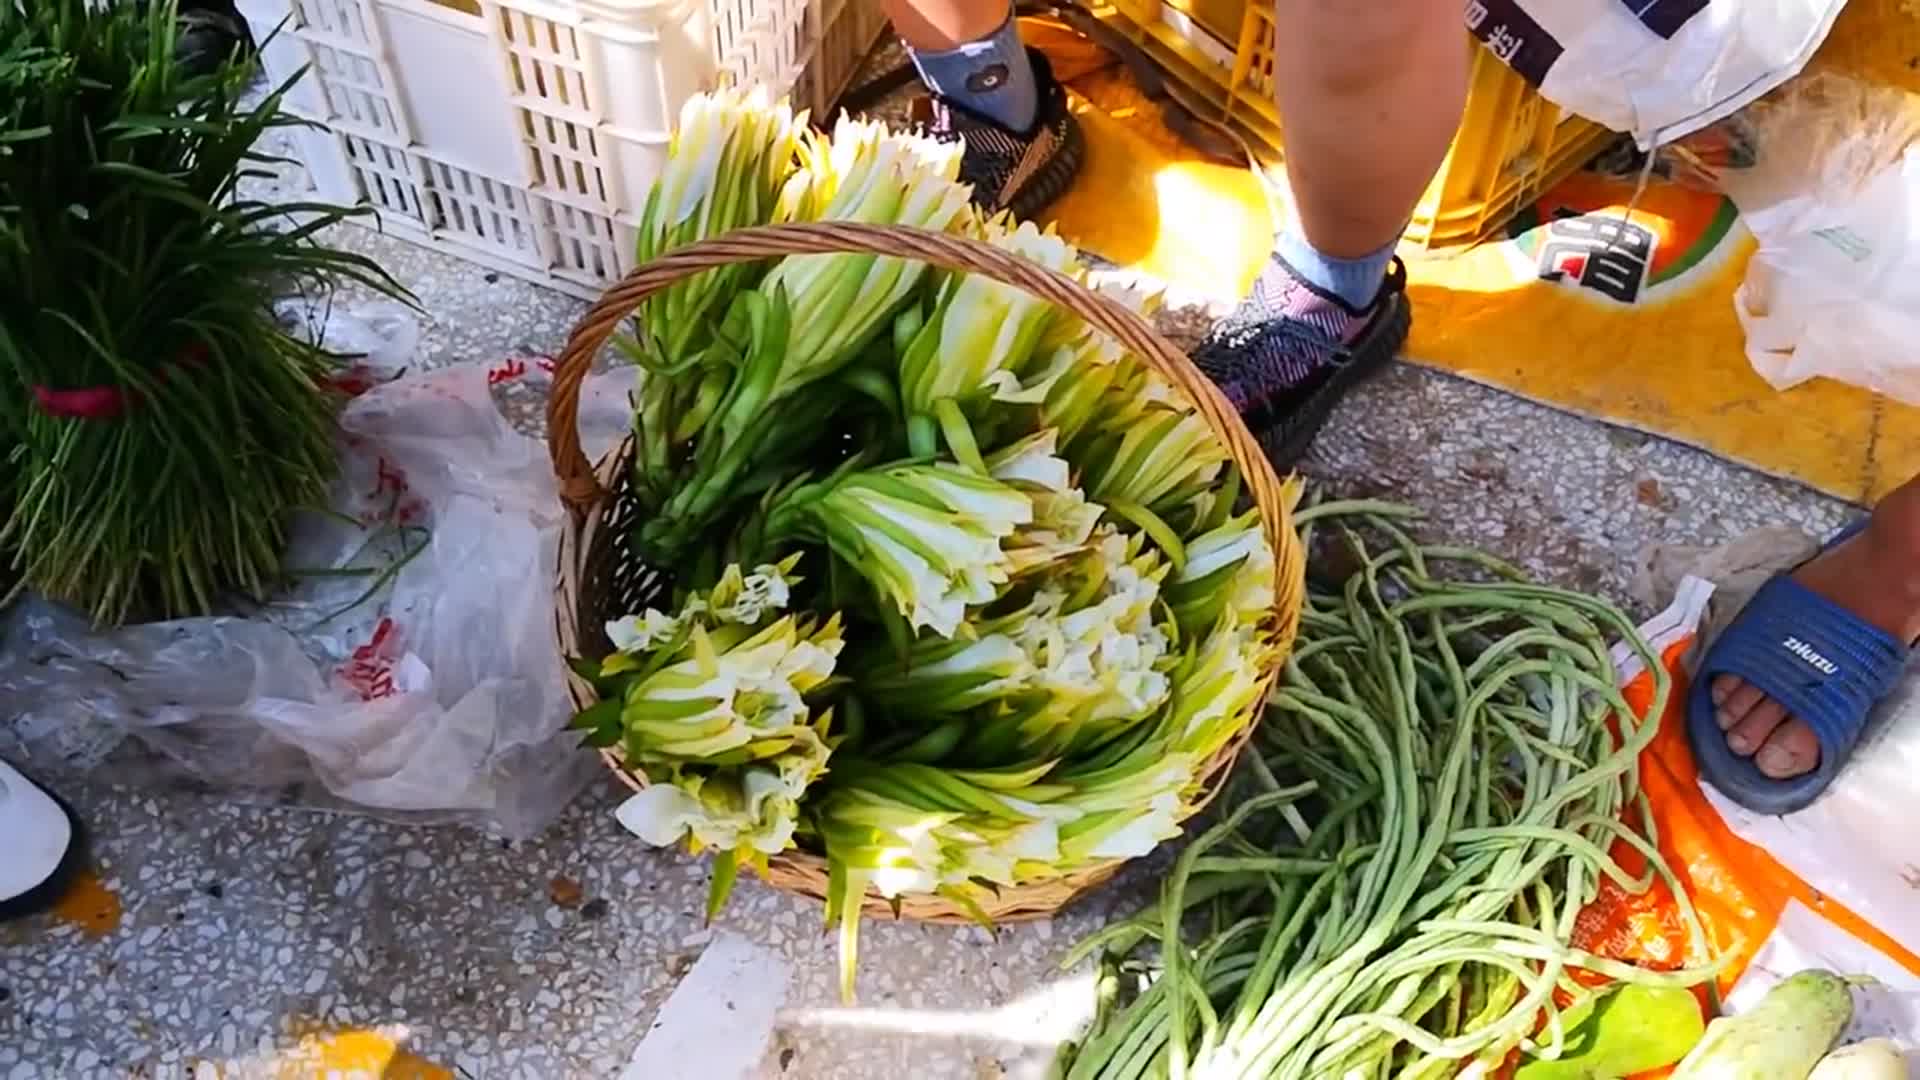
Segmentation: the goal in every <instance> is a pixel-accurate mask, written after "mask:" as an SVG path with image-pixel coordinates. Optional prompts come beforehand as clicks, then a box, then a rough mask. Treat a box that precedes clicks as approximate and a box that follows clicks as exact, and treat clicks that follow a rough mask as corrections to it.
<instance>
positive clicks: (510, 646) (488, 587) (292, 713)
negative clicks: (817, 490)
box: [0, 316, 632, 837]
mask: <svg viewBox="0 0 1920 1080" xmlns="http://www.w3.org/2000/svg"><path fill="white" fill-rule="evenodd" d="M340 318H341V317H340V316H335V317H334V318H333V319H332V320H330V321H329V323H328V326H327V340H328V341H329V342H330V343H332V344H337V345H340V346H342V348H343V351H354V352H360V351H363V349H364V351H365V352H366V353H367V355H368V364H367V365H365V366H364V367H363V368H362V369H360V372H359V373H360V374H366V373H367V372H373V373H375V374H378V373H383V372H389V371H392V370H396V369H398V368H399V367H400V366H402V365H403V364H404V363H405V362H406V360H407V359H409V358H410V354H411V350H412V343H411V339H410V337H411V331H409V330H408V329H407V326H410V321H409V322H407V323H390V324H388V325H386V326H384V327H383V326H379V325H376V324H373V323H370V322H368V321H367V320H358V322H357V324H356V325H351V326H338V325H336V323H337V322H338V321H339V320H340ZM355 335H362V337H363V340H362V342H361V345H360V346H347V345H346V342H347V341H349V340H350V339H352V338H353V337H354V336H355ZM365 335H372V338H371V340H367V339H365ZM381 342H385V343H387V344H388V345H391V346H392V348H386V349H383V348H379V347H375V348H365V346H367V345H369V344H372V345H374V346H379V345H380V343H381ZM401 352H405V353H406V354H408V355H407V356H400V355H398V354H399V353H401ZM631 378H632V377H631V374H630V373H615V374H609V375H604V376H598V377H596V378H595V379H594V380H592V381H591V382H590V383H589V386H588V395H589V397H591V398H593V399H595V400H601V399H605V400H611V401H615V402H617V401H618V400H619V399H620V398H621V397H622V396H623V393H624V389H625V388H626V387H627V386H630V385H631ZM488 382H489V379H488V372H487V371H486V369H485V368H483V367H481V366H479V365H474V364H463V365H459V366H455V367H451V368H444V369H440V370H436V371H430V372H426V373H422V374H416V375H409V376H406V377H403V378H400V379H398V380H395V381H391V382H386V383H383V384H380V385H377V386H375V387H374V388H372V389H370V390H368V391H367V392H365V393H364V394H362V395H360V396H359V397H357V398H356V399H354V400H353V401H352V402H351V403H350V404H349V405H348V406H347V407H346V409H345V410H344V411H343V413H342V415H341V419H340V427H341V434H340V460H341V472H340V476H339V479H338V481H337V483H336V485H335V491H334V496H333V499H332V506H331V511H332V513H330V514H318V513H315V514H310V515H306V516H305V517H304V518H303V519H302V520H301V521H299V522H298V523H297V524H296V526H295V529H294V536H293V540H292V542H291V544H290V548H289V555H288V560H287V561H288V566H289V568H290V569H293V570H295V571H299V572H302V573H301V576H299V577H298V578H297V580H298V581H299V584H298V585H296V586H295V587H294V588H292V589H291V591H289V592H288V593H287V594H286V595H284V596H281V597H278V598H276V600H275V602H274V603H272V604H271V605H269V606H268V607H267V608H265V609H263V610H260V611H257V612H249V613H247V614H248V617H245V618H242V617H221V618H200V619H183V620H178V621H174V622H167V623H151V624H146V625H137V626H131V627H126V628H123V629H120V630H115V631H110V632H95V631H93V630H91V629H90V628H89V627H88V625H87V624H86V622H85V621H84V620H83V619H81V618H80V617H78V616H76V615H74V614H72V613H71V612H66V611H63V610H60V609H57V608H55V607H53V606H51V605H48V604H46V603H45V602H44V601H37V600H31V601H28V602H25V603H22V604H19V605H17V606H16V607H15V609H14V610H12V611H11V612H8V613H7V615H6V618H5V620H4V622H3V623H0V718H4V719H0V736H4V735H5V734H6V733H7V732H8V731H9V730H10V732H11V735H12V740H11V743H12V747H11V748H12V749H13V750H14V751H15V752H25V753H26V754H28V755H29V756H30V757H33V758H36V759H40V760H42V761H45V762H47V763H50V764H66V765H74V766H80V767H88V766H91V765H93V764H96V763H98V762H100V761H102V760H104V759H105V758H106V756H107V755H108V754H109V753H112V752H114V751H116V750H117V749H122V748H121V747H120V745H119V744H120V743H121V741H122V739H123V738H124V737H125V736H127V735H132V736H134V737H135V738H136V739H137V740H138V743H139V744H140V746H142V747H144V748H145V749H146V750H148V751H152V752H154V753H157V754H158V755H159V756H160V758H161V760H162V761H163V762H165V763H170V764H171V766H174V767H177V768H180V769H184V771H185V772H186V773H188V774H189V775H191V776H192V777H194V778H196V779H197V780H199V781H201V782H204V783H208V784H211V785H214V786H217V787H220V788H223V789H230V790H239V791H252V792H257V793H263V794H266V795H269V796H271V797H273V798H275V799H276V800H278V801H283V802H289V801H290V802H298V803H308V804H319V805H327V806H347V807H352V808H357V809H363V810H369V811H373V812H376V813H381V814H384V815H388V816H401V817H405V818H408V819H414V820H419V819H425V820H459V821H468V822H473V823H477V824H482V825H485V826H488V827H490V828H493V829H496V830H498V831H500V832H502V833H504V834H506V835H509V836H513V837H525V836H528V835H531V834H532V833H534V832H536V831H538V830H539V829H540V828H541V827H543V826H544V825H545V824H547V823H548V822H549V821H551V820H552V818H553V817H554V816H555V815H557V814H558V813H559V811H560V809H561V808H562V807H563V806H564V805H565V804H566V803H567V801H568V800H570V799H571V798H572V797H573V796H574V795H575V794H577V793H578V792H579V791H580V789H581V788H582V787H583V786H584V785H585V784H586V783H587V782H588V780H589V779H590V778H592V777H593V776H595V775H596V773H597V763H596V760H595V758H594V757H593V755H592V754H590V753H587V752H583V751H582V750H580V749H579V739H578V736H577V735H576V734H574V733H571V732H569V731H567V730H566V728H565V725H566V722H567V719H568V717H569V716H570V714H571V707H570V704H569V701H568V698H567V695H566V684H565V672H564V668H563V666H562V662H561V658H560V656H559V652H558V648H557V645H556V642H555V637H554V629H553V575H554V565H555V553H556V548H557V545H558V542H559V530H560V525H561V522H562V514H563V513H564V511H563V510H562V508H561V506H560V503H559V500H558V497H557V494H556V491H555V486H554V480H553V475H552V470H551V467H550V466H549V463H548V459H547V453H546V448H545V447H544V446H543V445H542V444H541V443H539V442H538V441H536V440H534V439H531V438H528V437H527V436H525V435H522V434H520V433H518V432H516V431H515V430H514V429H513V428H512V426H511V425H510V424H509V423H508V422H507V420H506V418H505V417H504V416H502V415H501V414H500V411H499V409H498V408H497V407H496V406H495V404H494V400H493V397H492V395H491V393H490V392H489V388H488ZM621 412H622V410H620V409H616V408H611V407H602V408H600V409H599V410H598V413H597V414H598V415H601V416H603V417H605V418H608V419H609V421H610V422H613V423H618V422H620V421H619V420H618V419H615V418H617V417H619V416H620V415H621ZM626 415H630V413H629V414H626ZM603 426H604V425H603ZM583 434H584V435H585V436H586V437H587V438H588V439H589V440H591V441H593V442H598V443H601V444H604V443H605V442H606V441H607V440H608V439H609V438H610V437H611V435H610V433H609V432H605V431H593V430H590V431H587V432H584V433H583ZM315 571H320V572H315ZM6 742H8V740H6V739H4V738H0V743H6ZM126 756H128V754H127V751H126V750H122V753H121V755H120V757H121V758H124V757H126ZM123 764H124V762H122V761H121V760H120V759H119V758H116V769H115V776H116V778H124V777H126V776H127V775H128V772H127V770H126V769H125V768H122V767H121V766H122V765H123ZM169 771H171V770H169ZM136 772H137V769H136Z"/></svg>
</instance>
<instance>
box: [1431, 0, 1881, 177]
mask: <svg viewBox="0 0 1920 1080" xmlns="http://www.w3.org/2000/svg"><path fill="white" fill-rule="evenodd" d="M1844 2H1845V0H1468V3H1467V26H1468V29H1470V30H1472V31H1473V32H1474V34H1475V35H1476V36H1478V37H1479V38H1480V40H1481V41H1483V42H1485V43H1486V45H1487V47H1488V48H1489V49H1492V50H1493V51H1494V53H1496V54H1497V55H1498V56H1499V57H1500V58H1501V59H1502V60H1505V61H1506V62H1507V63H1508V64H1510V65H1511V66H1512V67H1513V68H1514V69H1515V70H1516V71H1518V72H1520V74H1521V75H1523V76H1525V77H1526V78H1527V80H1528V81H1529V82H1531V83H1533V84H1534V85H1535V86H1537V87H1539V88H1540V94H1541V96H1543V97H1545V98H1546V99H1547V100H1549V101H1552V102H1554V103H1555V104H1557V105H1560V106H1561V107H1563V108H1566V109H1569V110H1571V111H1573V112H1575V113H1578V114H1579V115H1581V116H1584V117H1587V118H1588V119H1590V120H1595V121H1598V122H1599V123H1601V124H1604V125H1606V126H1607V127H1610V128H1612V129H1614V130H1615V131H1624V132H1627V133H1629V134H1631V135H1633V137H1634V139H1635V141H1637V142H1638V143H1639V144H1640V146H1641V148H1642V149H1651V148H1653V147H1654V146H1656V145H1658V144H1660V143H1663V142H1668V141H1670V140H1673V139H1676V138H1679V137H1680V136H1682V135H1685V134H1687V133H1688V132H1691V131H1695V130H1697V129H1699V128H1702V127H1705V126H1706V125H1708V124H1711V123H1713V122H1714V121H1715V120H1718V119H1720V118H1721V117H1723V116H1726V115H1728V114H1730V113H1732V112H1734V111H1735V110H1737V109H1739V108H1740V107H1741V106H1743V105H1745V104H1747V103H1748V102H1750V101H1752V100H1754V99H1755V98H1758V97H1759V96H1760V95H1762V94H1764V93H1766V92H1767V91H1769V90H1772V89H1773V88H1774V87H1776V86H1779V85H1780V84H1781V83H1783V82H1785V81H1786V80H1787V79H1789V78H1791V77H1792V76H1794V75H1795V74H1797V73H1798V72H1799V71H1800V69H1801V68H1802V67H1803V66H1805V65H1806V62H1807V60H1808V59H1809V58H1810V57H1811V56H1812V55H1813V53H1814V50H1815V49H1817V48H1819V46H1820V43H1821V42H1822V41H1824V40H1826V36H1827V32H1828V31H1829V30H1831V29H1832V28H1833V20H1834V18H1835V17H1836V16H1838V15H1839V13H1840V9H1841V7H1842V6H1844Z"/></svg>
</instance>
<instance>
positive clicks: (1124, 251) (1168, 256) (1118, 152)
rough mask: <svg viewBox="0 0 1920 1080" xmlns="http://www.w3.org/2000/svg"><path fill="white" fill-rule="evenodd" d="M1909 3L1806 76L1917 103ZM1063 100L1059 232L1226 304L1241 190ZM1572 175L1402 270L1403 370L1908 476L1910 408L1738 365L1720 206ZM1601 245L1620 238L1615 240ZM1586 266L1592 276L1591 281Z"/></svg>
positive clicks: (1751, 453) (1711, 445)
mask: <svg viewBox="0 0 1920 1080" xmlns="http://www.w3.org/2000/svg"><path fill="white" fill-rule="evenodd" d="M1910 2H1911V0H1852V3H1851V4H1850V5H1849V7H1848V8H1847V9H1846V11H1845V12H1844V13H1843V14H1842V16H1841V18H1840V20H1839V22H1838V24H1837V25H1836V26H1835V28H1834V32H1833V35H1832V37H1831V38H1830V39H1829V41H1828V43H1827V45H1826V46H1825V47H1824V48H1823V49H1822V51H1821V54H1820V56H1819V57H1818V58H1817V59H1816V64H1817V65H1819V66H1823V67H1827V68H1830V69H1834V70H1839V71H1842V72H1845V73H1848V74H1852V75H1855V76H1856V77H1862V78H1870V79H1872V80H1874V81H1876V82H1880V83H1884V84H1887V85H1894V86H1901V87H1904V88H1906V89H1910V90H1913V91H1916V92H1920V18H1916V16H1915V15H1914V14H1910V13H1909V12H1908V11H1907V10H1906V7H1907V5H1908V4H1909V3H1910ZM1075 71H1076V74H1077V75H1078V77H1077V78H1076V79H1074V80H1073V82H1072V85H1073V88H1074V90H1075V91H1076V94H1077V102H1076V105H1077V107H1078V108H1079V109H1080V110H1081V117H1082V120H1083V127H1084V128H1085V129H1086V131H1087V134H1088V143H1089V150H1088V161H1087V169H1086V175H1085V176H1084V177H1083V178H1082V180H1081V181H1080V183H1078V184H1077V185H1076V187H1075V189H1074V191H1073V192H1072V193H1071V194H1070V195H1069V196H1068V197H1067V198H1066V199H1064V200H1062V202H1061V203H1060V204H1059V205H1058V206H1057V207H1056V210H1055V220H1056V222H1057V224H1058V225H1059V227H1060V230H1061V232H1062V233H1063V234H1064V235H1066V236H1068V237H1069V238H1071V239H1073V240H1075V241H1076V242H1077V243H1079V244H1080V245H1081V246H1083V247H1085V248H1087V249H1088V250H1091V251H1096V252H1099V253H1101V254H1103V255H1105V256H1106V257H1108V258H1110V259H1113V260H1114V261H1116V262H1119V263H1122V264H1123V265H1132V266H1137V267H1139V268H1140V269H1142V270H1144V271H1146V272H1149V273H1152V274H1155V275H1156V276H1159V277H1161V278H1163V279H1165V280H1169V281H1173V282H1176V283H1178V284H1180V285H1182V286H1184V287H1187V288H1190V289H1195V290H1200V291H1203V292H1206V293H1209V294H1212V295H1217V296H1235V295H1238V294H1239V293H1240V292H1241V291H1242V290H1243V289H1244V287H1245V285H1246V283H1247V282H1248V281H1250V280H1251V277H1252V275H1253V274H1254V273H1255V272H1257V270H1258V268H1259V266H1260V263H1261V261H1262V259H1263V258H1264V256H1265V252H1266V247H1267V242H1268V237H1269V236H1270V234H1271V231H1272V225H1271V218H1270V215H1269V213H1268V209H1267V202H1266V193H1265V191H1264V190H1263V187H1262V185H1261V184H1260V183H1259V181H1258V180H1256V179H1255V178H1254V176H1253V175H1252V174H1251V173H1249V172H1247V171H1246V170H1244V169H1234V168H1228V167H1225V166H1221V165H1217V164H1213V163H1209V162H1205V161H1202V160H1200V159H1199V156H1198V155H1197V154H1195V153H1194V152H1193V151H1191V150H1189V149H1187V148H1186V147H1184V146H1183V145H1181V144H1180V142H1179V141H1178V140H1177V139H1176V138H1175V137H1174V136H1173V135H1172V134H1171V133H1170V132H1168V131H1167V130H1166V129H1165V128H1164V127H1163V126H1162V125H1161V124H1160V122H1159V119H1158V116H1157V113H1156V112H1155V110H1154V109H1153V108H1152V106H1150V105H1148V104H1147V103H1145V102H1143V101H1141V100H1140V97H1139V95H1138V93H1137V92H1136V91H1134V90H1133V89H1132V86H1131V83H1130V82H1129V80H1127V78H1126V77H1125V75H1124V73H1122V72H1120V71H1118V70H1117V69H1114V68H1112V67H1105V68H1100V67H1098V66H1097V62H1094V61H1089V60H1087V58H1086V57H1085V55H1084V54H1082V55H1080V56H1079V58H1078V67H1077V68H1076V69H1075ZM1631 196H1632V191H1631V188H1630V186H1629V185H1626V184H1622V183H1617V182H1613V181H1610V180H1607V179H1604V178H1600V177H1597V176H1593V175H1590V174H1581V175H1576V176H1575V177H1573V178H1572V179H1570V180H1568V181H1566V182H1565V183H1563V184H1561V185H1560V186H1559V187H1557V188H1555V189H1554V190H1552V191H1550V192H1548V193H1547V195H1546V196H1545V197H1543V198H1541V199H1540V200H1539V201H1538V202H1537V203H1536V205H1535V206H1533V207H1532V208H1531V209H1530V210H1529V211H1527V212H1525V213H1523V214H1522V215H1521V218H1520V220H1519V221H1517V222H1516V223H1515V225H1514V226H1513V227H1512V229H1511V230H1510V234H1511V235H1510V237H1509V238H1508V239H1505V240H1501V241H1498V242H1490V243H1485V244H1482V245H1480V246H1479V247H1476V248H1473V249H1471V250H1467V251H1464V252H1453V253H1447V254H1442V255H1438V256H1425V257H1420V258H1415V259H1410V260H1409V272H1410V278H1411V292H1412V296H1413V300H1414V311H1415V318H1414V330H1413V337H1412V339H1411V340H1410V341H1409V343H1408V346H1407V352H1408V355H1409V356H1410V357H1412V358H1413V359H1415V360H1417V361H1419V362H1422V363H1425V364H1429V365H1431V366H1434V367H1437V368H1441V369H1444V370H1447V371H1452V372H1455V373H1457V374H1460V375H1463V376H1466V377H1468V378H1472V379H1475V380H1478V381H1481V382H1485V383H1489V384H1492V385H1495V386H1499V387H1501V388H1503V389H1506V390H1509V391H1512V392H1514V393H1517V394H1520V395H1522V396H1525V397H1528V398H1531V399H1534V400H1538V401H1542V402H1545V403H1547V404H1551V405H1554V406H1558V407H1560V408H1565V409H1569V410H1572V411H1575V412H1579V413H1581V414H1583V415H1588V416H1593V417H1596V418H1599V419H1602V420H1606V421H1609V422H1612V423H1618V424H1622V425H1626V426H1630V427H1633V428H1637V429H1640V430H1643V431H1647V432H1651V433H1654V434H1658V435H1662V436H1666V437H1668V438H1672V439H1676V440H1679V441H1682V442H1686V443H1691V444H1693V445H1696V446H1700V447H1702V448H1704V449H1707V450H1709V451H1712V452H1714V453H1716V454H1719V455H1722V456H1724V457H1727V458H1730V459H1733V460H1736V461H1740V462H1743V463H1746V464H1749V465H1752V466H1754V467H1756V468H1759V469H1761V470H1764V471H1767V472H1771V473H1775V474H1778V475H1783V476H1788V477H1792V478H1795V479H1798V480H1801V481H1803V482H1805V483H1808V484H1810V485H1812V486H1814V487H1816V488H1819V489H1821V490H1823V491H1826V492H1829V493H1831V494H1834V495H1838V496H1841V497H1843V498H1848V499H1853V500H1857V501H1870V500H1872V499H1873V498H1875V497H1877V496H1879V495H1881V494H1883V493H1885V492H1886V491H1888V490H1890V489H1891V488H1893V487H1895V486H1897V485H1898V484H1900V483H1902V482H1903V481H1905V480H1906V479H1907V478H1908V477H1909V476H1912V475H1913V474H1914V473H1916V472H1920V409H1914V408H1911V407H1908V406H1904V405H1900V404H1897V403H1893V402H1888V401H1886V400H1885V399H1883V398H1880V397H1878V396H1876V395H1872V394H1869V393H1867V392H1865V391H1861V390H1857V389H1854V388H1851V387H1847V386H1842V385H1839V384H1836V383H1831V382H1825V381H1817V382H1814V383H1809V384H1807V385H1804V386H1801V387H1799V388H1796V389H1794V390H1791V391H1787V392H1785V393H1781V392H1777V391H1775V390H1773V389H1772V388H1771V387H1770V386H1768V385H1767V384H1766V383H1765V382H1763V381H1762V380H1761V379H1760V378H1759V377H1758V376H1757V375H1755V374H1754V373H1753V371H1752V369H1751V368H1750V367H1749V366H1748V364H1747V360H1746V357H1745V354H1744V352H1743V347H1742V340H1743V339H1742V334H1741V330H1740V326H1739V323H1738V322H1737V320H1736V319H1735V317H1734V313H1733V304H1732V295H1733V290H1734V288H1735V287H1736V286H1737V285H1738V284H1739V282H1740V280H1741V278H1742V276H1743V274H1744V272H1745V266H1746V261H1747V259H1748V257H1749V256H1750V255H1751V254H1752V250H1753V240H1752V238H1751V237H1750V236H1749V235H1747V233H1746V231H1745V230H1744V229H1743V228H1742V227H1741V226H1740V224H1739V222H1738V219H1737V216H1736V215H1735V214H1734V213H1733V210H1732V207H1731V205H1730V204H1728V203H1726V202H1725V201H1724V200H1722V199H1720V198H1719V197H1717V196H1713V195H1707V194H1702V193H1699V192H1693V191H1688V190H1686V189H1684V188H1680V187H1675V186H1671V185H1654V186H1652V187H1651V188H1649V190H1648V191H1647V192H1645V193H1643V194H1642V195H1641V197H1640V199H1639V201H1638V203H1637V204H1636V206H1635V208H1634V211H1633V213H1632V214H1631V216H1630V217H1627V218H1625V220H1623V213H1622V212H1623V210H1624V208H1625V207H1626V205H1627V203H1628V201H1629V199H1630V198H1631ZM1615 230H1621V232H1620V233H1619V234H1618V235H1615V232H1614V231H1615ZM1590 264H1591V265H1590Z"/></svg>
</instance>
